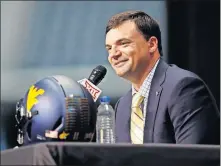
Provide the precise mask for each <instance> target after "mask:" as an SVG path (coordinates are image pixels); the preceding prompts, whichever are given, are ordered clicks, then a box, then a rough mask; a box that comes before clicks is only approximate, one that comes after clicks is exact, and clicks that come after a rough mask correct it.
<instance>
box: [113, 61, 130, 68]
mask: <svg viewBox="0 0 221 166" xmlns="http://www.w3.org/2000/svg"><path fill="white" fill-rule="evenodd" d="M126 61H127V60H123V61H119V62H116V63H114V66H115V67H121V66H123V65H124V64H125V62H126Z"/></svg>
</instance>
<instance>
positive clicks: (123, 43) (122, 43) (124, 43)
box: [121, 41, 129, 45]
mask: <svg viewBox="0 0 221 166" xmlns="http://www.w3.org/2000/svg"><path fill="white" fill-rule="evenodd" d="M128 43H129V42H126V41H122V42H121V45H126V44H128Z"/></svg>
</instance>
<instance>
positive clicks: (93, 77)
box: [78, 65, 107, 102]
mask: <svg viewBox="0 0 221 166" xmlns="http://www.w3.org/2000/svg"><path fill="white" fill-rule="evenodd" d="M106 73H107V69H106V68H105V67H104V66H101V65H99V66H97V67H96V68H94V69H93V70H92V72H91V74H90V76H89V78H88V79H86V78H84V79H82V80H79V81H78V83H80V84H81V85H83V86H84V87H85V88H86V89H87V90H88V91H89V92H90V94H91V95H92V97H93V99H94V102H95V101H96V100H97V99H98V97H99V96H100V94H101V92H102V90H101V89H99V88H98V87H97V86H96V85H98V84H99V83H100V82H101V80H102V79H103V78H104V76H105V75H106Z"/></svg>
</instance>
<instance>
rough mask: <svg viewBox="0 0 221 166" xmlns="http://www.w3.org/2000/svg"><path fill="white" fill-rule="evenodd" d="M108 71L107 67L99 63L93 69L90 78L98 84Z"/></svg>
mask: <svg viewBox="0 0 221 166" xmlns="http://www.w3.org/2000/svg"><path fill="white" fill-rule="evenodd" d="M106 73H107V69H106V68H105V67H104V66H102V65H99V66H97V67H96V68H94V69H93V70H92V72H91V75H90V76H89V78H88V80H89V81H90V82H91V83H93V84H94V85H98V84H99V83H100V82H101V80H102V79H103V78H104V76H105V75H106Z"/></svg>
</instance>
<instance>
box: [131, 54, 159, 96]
mask: <svg viewBox="0 0 221 166" xmlns="http://www.w3.org/2000/svg"><path fill="white" fill-rule="evenodd" d="M159 61H160V58H159V59H158V60H157V62H156V63H155V65H154V67H153V68H152V69H151V71H150V72H149V74H148V75H147V77H146V78H145V80H146V79H147V78H148V77H149V76H150V73H151V72H154V73H155V70H156V68H157V65H158V63H159ZM144 82H145V81H144ZM144 82H143V83H142V85H141V87H142V86H143V84H144ZM140 89H141V88H140ZM135 93H140V92H139V91H137V90H136V89H135V88H134V86H133V85H132V96H133V95H134V94H135Z"/></svg>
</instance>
